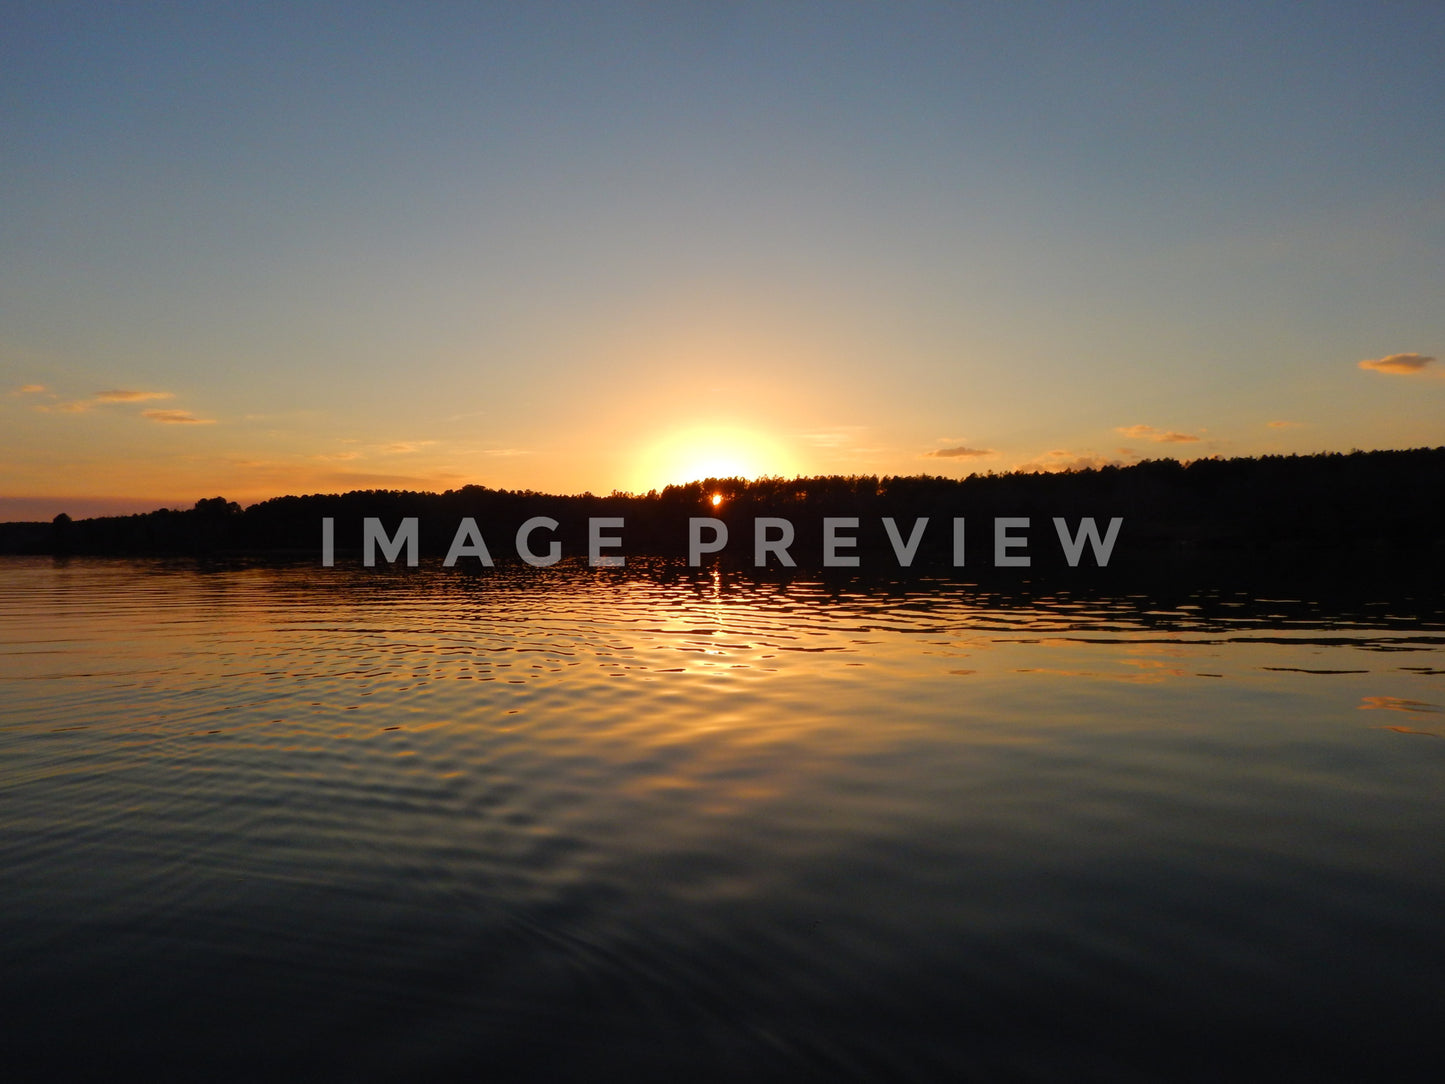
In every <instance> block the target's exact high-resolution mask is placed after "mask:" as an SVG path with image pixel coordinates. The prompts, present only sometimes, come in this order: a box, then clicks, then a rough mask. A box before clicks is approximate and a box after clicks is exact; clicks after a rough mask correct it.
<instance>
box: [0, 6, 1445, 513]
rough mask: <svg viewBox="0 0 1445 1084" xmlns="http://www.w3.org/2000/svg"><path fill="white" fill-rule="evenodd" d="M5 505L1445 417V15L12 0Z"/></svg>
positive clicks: (1285, 439)
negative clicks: (16, 0) (14, 0)
mask: <svg viewBox="0 0 1445 1084" xmlns="http://www.w3.org/2000/svg"><path fill="white" fill-rule="evenodd" d="M0 15H3V25H4V32H3V34H0V95H3V98H0V147H3V151H0V518H3V519H29V518H44V519H48V518H50V517H51V516H53V515H54V514H55V513H57V512H59V511H67V512H69V513H70V514H71V515H88V514H95V513H98V512H102V511H136V510H142V509H146V508H153V507H157V506H158V505H161V504H170V505H177V504H183V505H189V504H191V503H193V502H194V501H195V500H196V499H198V498H200V497H209V496H216V495H222V496H225V497H228V498H230V499H233V500H238V501H240V502H242V503H250V502H252V501H255V500H260V499H263V498H265V497H268V496H273V495H277V494H281V493H310V492H334V491H341V490H348V489H361V488H408V489H432V490H437V489H447V488H452V487H456V486H460V485H465V484H468V483H478V484H483V485H488V486H493V487H506V488H531V489H540V490H547V491H550V492H580V491H582V490H592V491H595V492H608V491H611V490H613V489H628V490H634V491H638V490H646V489H649V488H652V487H654V486H661V485H663V484H666V483H667V482H669V481H682V480H686V479H688V478H690V477H694V476H701V475H706V474H734V473H742V474H749V475H756V474H785V475H792V474H798V473H802V474H820V473H867V474H918V473H930V474H946V475H961V474H967V473H970V472H973V471H985V470H998V471H1002V470H1012V469H1018V468H1021V467H1025V468H1048V469H1058V468H1062V467H1068V466H1073V465H1081V464H1091V463H1103V462H1132V461H1135V460H1138V459H1142V458H1154V457H1159V456H1164V455H1168V456H1175V457H1179V458H1186V459H1189V458H1196V457H1199V456H1209V455H1225V456H1228V455H1256V454H1262V453H1276V452H1285V453H1288V452H1313V451H1348V450H1349V449H1350V448H1353V447H1358V448H1403V447H1418V446H1421V445H1432V446H1433V445H1440V444H1442V443H1445V361H1435V360H1434V359H1435V358H1436V357H1442V356H1445V166H1442V163H1445V59H1442V58H1445V5H1442V4H1440V3H1438V2H1431V3H1418V4H1411V3H1393V4H1367V3H1357V4H1336V3H1310V4H1298V3H1288V4H1283V3H1281V4H1275V3H1259V2H1251V3H1239V4H1234V3H1216V4H1142V3H1136V4H1111V3H1088V4H1084V3H1079V4H1024V3H1019V4H1014V3H1010V4H1003V3H1000V4H978V5H975V4H958V5H945V4H917V5H914V4H861V3H847V4H844V3H837V4H804V3H760V4H749V3H722V2H715V3H653V4H587V5H582V4H550V3H538V4H530V3H527V4H465V3H449V4H422V3H405V4H403V3H398V4H366V3H347V4H335V5H331V4H321V3H314V4H244V3H243V4H224V5H223V4H207V3H185V4H165V5H161V4H141V3H132V4H89V5H85V4H82V5H67V4H59V3H22V4H14V3H6V4H3V9H0Z"/></svg>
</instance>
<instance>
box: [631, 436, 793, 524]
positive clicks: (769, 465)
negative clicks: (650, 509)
mask: <svg viewBox="0 0 1445 1084" xmlns="http://www.w3.org/2000/svg"><path fill="white" fill-rule="evenodd" d="M794 473H796V468H795V465H794V462H793V458H792V456H791V455H789V454H788V452H787V451H786V450H785V449H784V448H783V447H782V446H781V445H780V444H779V443H778V442H777V441H774V440H772V439H771V438H769V437H765V436H762V435H760V434H758V433H754V432H751V431H749V430H746V429H731V428H697V429H686V430H681V431H679V432H675V433H670V434H668V435H667V436H665V437H663V438H661V439H660V440H658V441H656V442H655V443H653V444H652V445H650V446H648V447H646V448H645V449H644V450H643V451H642V453H641V454H640V455H639V456H638V462H637V470H636V474H637V482H636V486H637V488H638V489H640V490H644V491H645V490H648V489H654V488H661V487H662V486H667V485H681V484H683V483H686V482H697V481H702V480H704V479H707V478H760V477H763V476H764V475H773V474H781V475H789V474H794ZM721 500H722V497H721V494H716V495H714V497H713V504H714V505H715V506H716V505H717V504H720V503H721Z"/></svg>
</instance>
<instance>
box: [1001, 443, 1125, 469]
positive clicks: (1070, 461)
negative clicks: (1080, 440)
mask: <svg viewBox="0 0 1445 1084" xmlns="http://www.w3.org/2000/svg"><path fill="white" fill-rule="evenodd" d="M1119 465H1120V464H1119V461H1118V460H1117V459H1107V458H1105V457H1104V456H1101V455H1094V454H1093V453H1092V452H1084V453H1079V452H1071V451H1069V450H1068V449H1067V448H1055V449H1054V450H1053V451H1051V452H1047V453H1046V454H1044V455H1041V456H1039V457H1038V458H1037V459H1031V460H1029V461H1028V462H1027V463H1020V464H1019V465H1018V466H1016V467H1014V470H1016V471H1022V472H1024V473H1027V474H1057V473H1058V472H1059V471H1066V470H1091V469H1092V470H1097V469H1098V468H1099V467H1117V466H1119Z"/></svg>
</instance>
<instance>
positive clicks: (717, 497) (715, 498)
mask: <svg viewBox="0 0 1445 1084" xmlns="http://www.w3.org/2000/svg"><path fill="white" fill-rule="evenodd" d="M711 500H712V506H713V507H714V508H716V507H717V506H718V505H720V504H722V494H721V493H714V494H713V495H712V498H711Z"/></svg>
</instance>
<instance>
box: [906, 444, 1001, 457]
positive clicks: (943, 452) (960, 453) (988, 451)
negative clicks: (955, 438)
mask: <svg viewBox="0 0 1445 1084" xmlns="http://www.w3.org/2000/svg"><path fill="white" fill-rule="evenodd" d="M983 455H993V449H992V448H962V447H960V448H937V449H935V450H934V451H931V452H924V453H923V458H924V459H976V458H978V457H979V456H983Z"/></svg>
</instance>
